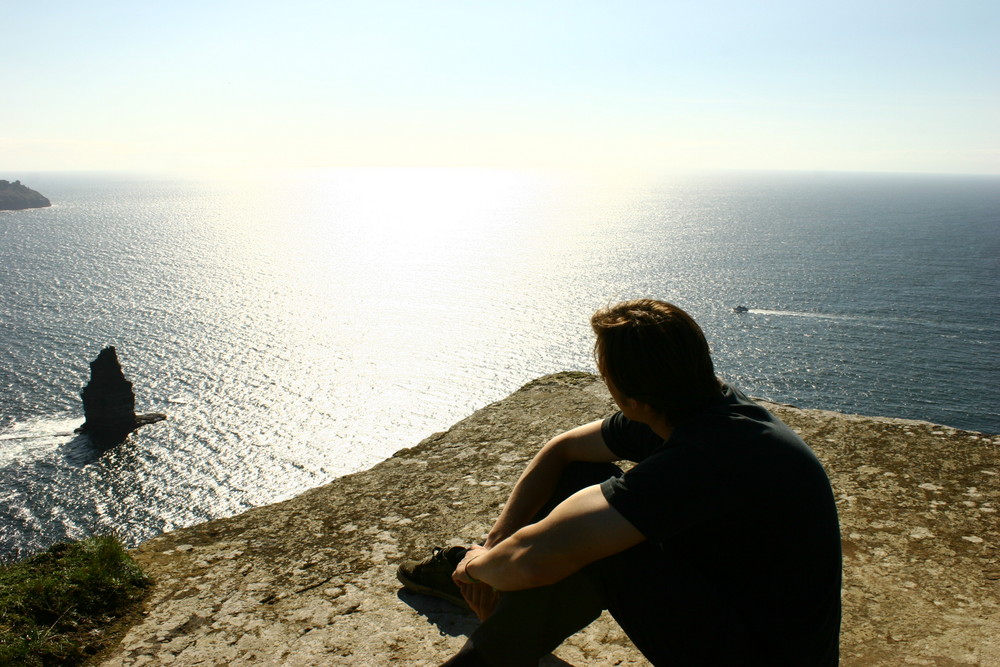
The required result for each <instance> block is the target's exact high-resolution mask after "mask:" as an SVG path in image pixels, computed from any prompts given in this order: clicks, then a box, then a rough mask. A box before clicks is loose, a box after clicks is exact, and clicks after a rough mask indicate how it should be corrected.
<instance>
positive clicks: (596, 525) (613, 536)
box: [454, 485, 646, 591]
mask: <svg viewBox="0 0 1000 667" xmlns="http://www.w3.org/2000/svg"><path fill="white" fill-rule="evenodd" d="M644 539H646V538H645V536H644V535H643V534H642V533H640V532H639V530H638V529H637V528H636V527H635V526H633V525H632V524H631V523H629V522H628V520H627V519H625V517H623V516H622V515H621V514H619V512H618V510H616V509H615V508H613V507H612V506H611V505H610V504H608V501H607V499H606V498H605V497H604V494H603V493H602V492H601V488H600V486H599V485H595V486H590V487H587V488H585V489H582V490H581V491H578V492H577V493H575V494H573V495H572V496H570V497H569V498H567V499H566V500H565V501H563V502H562V503H560V504H559V505H558V506H557V507H556V508H555V509H554V510H552V512H551V513H550V514H549V515H548V516H547V517H545V518H544V519H542V520H541V521H539V522H538V523H535V524H531V525H529V526H525V527H523V528H521V529H520V530H518V531H517V532H515V533H514V534H513V535H511V536H510V537H508V538H507V539H505V540H504V541H502V542H501V543H499V544H498V545H497V546H495V547H493V548H491V549H487V548H482V547H474V548H472V549H470V550H469V552H468V553H467V554H466V556H465V559H464V560H463V561H462V562H461V563H459V565H458V567H457V568H456V569H455V575H454V576H455V579H456V580H457V581H462V582H473V581H480V582H483V583H486V584H489V585H490V586H492V587H493V588H495V589H497V590H501V591H513V590H521V589H524V588H535V587H537V586H544V585H546V584H551V583H555V582H557V581H559V580H561V579H563V578H565V577H567V576H569V575H571V574H573V573H574V572H576V571H577V570H579V569H581V568H582V567H584V566H585V565H588V564H590V563H592V562H594V561H596V560H599V559H601V558H605V557H607V556H610V555H612V554H616V553H618V552H620V551H624V550H625V549H628V548H629V547H632V546H634V545H636V544H638V543H639V542H642V541H643V540H644Z"/></svg>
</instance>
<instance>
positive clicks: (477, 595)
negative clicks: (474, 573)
mask: <svg viewBox="0 0 1000 667" xmlns="http://www.w3.org/2000/svg"><path fill="white" fill-rule="evenodd" d="M486 551H487V550H486V549H484V548H483V547H480V546H471V547H469V550H468V551H467V552H466V553H465V558H463V559H462V560H461V561H460V562H459V564H458V567H456V568H455V572H454V573H453V574H452V575H451V578H452V579H453V580H454V581H455V583H456V584H457V585H458V590H460V591H461V592H462V597H464V598H465V601H466V602H467V603H468V604H469V608H470V609H472V611H473V613H474V614H475V615H476V616H478V617H479V620H480V621H485V620H486V619H487V618H489V616H490V614H492V613H493V610H494V609H495V608H496V606H497V602H499V601H500V592H499V591H497V590H494V589H493V587H492V586H490V585H489V584H484V583H482V582H480V581H476V580H474V579H473V577H471V576H470V575H469V573H468V571H467V569H468V567H469V563H471V562H472V561H474V560H475V559H476V558H478V557H479V556H482V555H483V554H484V553H486Z"/></svg>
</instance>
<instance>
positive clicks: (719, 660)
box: [589, 541, 756, 667]
mask: <svg viewBox="0 0 1000 667" xmlns="http://www.w3.org/2000/svg"><path fill="white" fill-rule="evenodd" d="M589 567H590V568H592V569H593V570H595V571H594V572H593V576H594V578H595V581H597V582H598V584H597V585H598V586H599V587H600V589H601V598H602V599H603V600H604V602H605V605H606V609H607V610H608V611H609V612H611V615H612V616H613V617H614V619H615V620H616V621H617V622H618V624H619V625H620V626H621V627H622V630H624V631H625V634H627V635H628V636H629V639H631V640H632V643H633V644H635V645H636V648H638V649H639V650H640V651H641V652H642V654H643V655H644V656H645V657H646V658H647V659H648V660H649V661H650V662H651V663H653V664H654V665H665V664H676V665H711V666H712V667H725V666H728V665H745V664H751V663H752V660H749V661H748V656H752V655H755V652H754V651H755V646H756V642H755V640H754V637H753V634H752V633H751V632H749V631H748V629H747V627H746V625H745V623H744V622H743V620H742V619H741V618H740V617H739V615H738V614H737V613H735V611H734V610H733V607H732V605H731V604H730V603H729V601H728V600H727V596H726V595H725V591H720V590H719V589H718V586H717V585H716V583H715V582H713V581H710V580H709V579H708V578H707V577H706V576H705V575H704V574H703V573H702V572H700V571H699V570H698V568H696V567H693V566H692V564H690V563H686V562H684V561H683V560H682V559H674V558H669V557H666V556H665V555H664V554H663V553H662V552H661V551H660V549H659V548H658V547H657V546H656V545H653V544H651V543H649V542H648V541H647V542H642V543H640V544H637V545H636V546H634V547H632V548H631V549H627V550H625V551H623V552H621V553H618V554H614V555H613V556H609V557H608V558H605V559H602V560H600V561H597V562H596V563H593V564H591V565H590V566H589Z"/></svg>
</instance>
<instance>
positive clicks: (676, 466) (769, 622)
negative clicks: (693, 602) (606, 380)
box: [601, 386, 841, 665]
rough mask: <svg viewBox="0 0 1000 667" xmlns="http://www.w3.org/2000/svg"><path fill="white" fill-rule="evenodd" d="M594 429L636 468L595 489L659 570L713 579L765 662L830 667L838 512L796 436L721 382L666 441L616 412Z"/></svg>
mask: <svg viewBox="0 0 1000 667" xmlns="http://www.w3.org/2000/svg"><path fill="white" fill-rule="evenodd" d="M602 434H603V436H604V441H605V443H606V444H607V445H608V447H609V448H610V449H611V451H612V452H614V453H615V454H616V455H618V456H619V457H621V458H622V459H625V460H630V461H635V462H637V463H638V465H636V466H635V467H634V468H633V469H632V470H630V471H628V472H627V473H625V475H624V476H622V477H619V478H613V479H609V480H607V481H606V482H604V483H603V484H602V485H601V489H602V491H603V492H604V496H605V497H606V498H607V500H608V502H609V503H610V504H611V506H612V507H614V508H615V509H616V510H618V511H619V512H620V513H621V514H622V516H624V517H625V518H626V519H627V520H628V521H629V522H630V523H632V524H633V525H634V526H635V527H636V528H637V529H639V531H641V532H642V533H643V535H645V536H646V538H647V539H648V540H650V541H651V542H652V543H654V544H656V545H657V546H658V547H659V549H660V551H661V552H662V554H663V557H664V566H665V567H676V569H677V571H679V572H694V573H697V574H698V575H699V576H700V577H702V578H704V579H705V580H706V581H711V582H712V583H713V587H714V589H715V591H716V592H717V593H718V595H719V597H720V598H721V599H723V600H725V601H726V603H728V604H731V605H732V612H733V614H735V616H736V617H738V618H740V619H741V620H742V621H743V622H744V624H745V627H746V629H747V631H748V633H749V635H751V636H753V637H754V638H755V642H756V643H757V648H756V649H754V650H755V652H757V653H760V654H766V655H769V656H771V657H772V658H773V663H772V664H790V665H831V664H833V665H835V664H837V660H838V653H839V649H838V646H839V632H840V585H841V554H840V529H839V525H838V521H837V508H836V504H835V501H834V497H833V492H832V490H831V488H830V482H829V480H828V479H827V476H826V473H825V472H824V471H823V467H822V465H820V463H819V461H818V460H817V459H816V456H815V455H814V454H813V453H812V451H811V450H810V449H809V447H808V446H807V445H806V444H805V442H803V441H802V439H801V438H800V437H799V436H798V435H796V434H795V432H794V431H792V430H791V429H790V428H788V427H787V426H786V425H785V424H783V423H782V422H781V421H780V420H778V419H777V418H776V417H774V416H773V415H771V414H770V413H769V412H768V411H767V410H765V409H764V408H763V407H761V406H759V405H757V404H756V403H754V402H752V401H751V400H750V399H748V398H747V397H746V396H744V395H743V394H742V393H740V392H739V391H736V390H734V389H732V388H731V387H728V386H725V387H724V396H723V397H722V398H721V399H720V400H718V401H716V402H715V403H713V404H712V405H711V406H710V407H708V408H707V409H705V410H703V411H702V412H700V413H699V414H698V415H696V416H695V417H693V418H692V419H690V420H689V421H687V422H685V423H683V424H682V425H680V426H678V427H676V428H675V429H674V431H673V433H672V434H671V436H670V439H669V440H666V441H664V440H663V439H662V438H660V437H658V436H657V435H656V434H655V433H653V432H652V431H651V430H650V429H649V427H647V426H645V425H644V424H641V423H638V422H633V421H630V420H629V419H627V418H626V417H625V416H624V415H623V414H622V413H620V412H619V413H617V414H615V415H613V416H611V417H609V418H608V419H606V420H605V421H604V424H603V426H602ZM723 634H725V633H723Z"/></svg>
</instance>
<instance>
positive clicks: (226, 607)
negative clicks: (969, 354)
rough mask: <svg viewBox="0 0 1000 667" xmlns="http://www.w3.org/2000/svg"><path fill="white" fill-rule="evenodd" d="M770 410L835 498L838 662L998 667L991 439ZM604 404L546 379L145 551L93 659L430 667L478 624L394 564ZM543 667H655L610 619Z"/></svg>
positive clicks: (488, 499) (573, 376)
mask: <svg viewBox="0 0 1000 667" xmlns="http://www.w3.org/2000/svg"><path fill="white" fill-rule="evenodd" d="M765 405H767V407H768V409H770V410H772V411H773V412H774V413H775V414H777V415H778V416H779V417H780V418H781V419H782V420H783V421H785V423H787V424H788V425H789V426H791V427H792V428H794V429H795V430H796V431H798V432H799V433H801V434H802V436H803V437H804V438H805V440H806V441H807V442H809V443H810V444H811V445H812V447H813V449H814V450H815V451H816V454H817V456H819V458H820V460H821V461H822V462H823V464H824V466H825V467H826V470H827V472H828V473H829V475H830V479H831V482H832V484H833V488H834V492H835V493H836V497H837V506H838V509H839V512H840V521H841V535H842V540H843V547H844V589H843V596H844V598H843V599H844V621H843V626H842V634H841V656H842V658H841V665H843V666H844V667H872V666H876V667H877V666H884V667H898V666H899V665H910V664H913V665H955V666H957V665H1000V550H998V549H1000V521H998V520H997V510H998V509H1000V507H998V505H1000V500H998V499H1000V437H997V436H991V435H985V434H982V433H974V432H970V431H960V430H957V429H953V428H948V427H946V426H938V425H936V424H930V423H927V422H918V421H909V420H901V419H889V418H882V417H859V416H856V415H843V414H838V413H835V412H827V411H822V410H802V409H798V408H793V407H790V406H785V405H777V404H773V403H767V404H765ZM614 409H615V408H614V404H613V403H612V401H611V397H610V396H609V395H608V393H607V390H606V389H605V387H604V384H603V383H602V382H601V381H600V379H599V378H597V377H595V376H592V375H587V374H584V373H559V374H556V375H550V376H546V377H543V378H540V379H538V380H535V381H534V382H531V383H530V384H528V385H526V386H525V387H523V388H522V389H520V390H519V391H517V392H515V393H514V394H512V395H511V396H508V397H507V398H505V399H503V400H501V401H499V402H497V403H494V404H493V405H489V406H487V407H485V408H483V409H482V410H479V411H478V412H476V413H475V414H473V415H472V416H470V417H468V418H466V419H463V420H462V421H460V422H459V423H457V424H455V425H454V426H452V427H451V429H449V430H448V431H447V432H445V433H436V434H434V435H431V436H430V437H428V438H427V439H425V440H424V441H423V442H421V443H420V444H418V445H417V446H415V447H412V448H410V449H404V450H402V451H400V452H398V453H397V454H396V455H395V456H393V457H392V458H390V459H388V460H386V461H383V462H382V463H380V464H378V465H376V466H375V467H374V468H372V469H370V470H366V471H364V472H359V473H356V474H353V475H347V476H345V477H341V478H339V479H336V480H334V481H333V482H331V483H329V484H327V485H326V486H322V487H319V488H315V489H312V490H310V491H306V492H305V493H303V494H301V495H299V496H297V497H295V498H292V499H290V500H286V501H284V502H280V503H277V504H274V505H270V506H267V507H258V508H256V509H252V510H249V511H248V512H245V513H243V514H240V515H237V516H234V517H230V518H228V519H219V520H216V521H209V522H207V523H203V524H200V525H196V526H191V527H189V528H183V529H180V530H176V531H173V532H170V533H166V534H163V535H160V536H159V537H155V538H153V539H151V540H149V541H148V542H146V543H144V544H142V545H141V546H139V548H138V549H137V550H136V551H135V552H134V555H135V557H136V560H137V561H138V562H139V563H140V565H141V566H142V567H143V569H144V570H145V571H146V573H147V574H149V575H150V576H151V577H152V578H153V580H154V582H155V583H154V585H153V589H152V591H151V594H150V596H149V598H148V599H147V600H146V602H145V603H144V608H143V610H142V613H140V614H136V615H135V616H134V618H133V619H132V622H133V623H134V624H133V625H131V627H118V628H116V629H115V630H117V632H118V636H119V640H118V641H116V642H115V644H114V645H113V646H111V647H109V649H108V650H107V651H106V652H105V653H104V654H103V655H101V656H98V657H97V658H96V659H95V660H93V661H92V663H91V664H95V665H96V664H100V665H104V666H105V667H125V666H134V665H166V664H169V665H172V666H173V667H186V666H192V667H193V666H194V665H199V666H202V667H204V666H205V665H244V664H254V665H281V666H283V667H306V666H307V665H344V666H351V667H358V666H366V665H368V666H373V667H381V666H382V665H407V666H411V667H414V666H419V665H426V666H431V665H439V664H441V663H442V662H443V661H444V660H446V659H447V658H448V657H450V656H451V655H452V654H453V653H455V652H456V651H457V650H458V649H459V647H461V646H462V644H463V643H464V641H465V638H466V636H467V635H468V634H469V633H470V632H471V631H472V630H473V629H474V628H475V627H476V623H477V621H476V619H475V617H473V616H472V615H471V614H470V613H468V612H465V611H462V610H460V609H458V608H457V607H454V606H452V605H450V604H449V603H447V602H443V601H441V600H436V599H433V598H428V597H423V596H419V595H414V594H412V593H409V592H408V591H405V590H402V589H401V587H400V584H399V582H398V581H396V577H395V570H396V566H397V565H398V564H399V562H400V561H401V560H402V559H404V558H411V557H415V556H416V557H423V556H425V555H429V554H430V552H431V547H432V546H443V545H447V544H471V543H475V542H478V541H479V540H481V539H482V538H483V537H484V535H485V533H486V531H488V530H489V527H490V525H491V524H492V522H493V520H494V519H495V517H496V515H497V513H498V512H499V511H500V508H501V507H502V506H503V503H504V502H505V500H506V498H507V494H509V493H510V489H511V487H512V485H513V484H514V482H515V481H516V480H517V478H518V475H519V474H520V473H521V471H522V470H523V469H524V466H525V464H526V463H527V462H528V461H529V459H530V457H531V456H532V455H533V454H534V453H535V451H537V449H538V448H539V447H540V446H541V445H542V444H543V443H544V442H545V441H546V440H547V439H548V438H551V437H552V436H554V435H556V434H557V433H559V432H561V431H563V430H566V429H568V428H571V427H573V426H575V425H578V424H582V423H586V422H588V421H592V420H595V419H600V418H602V417H604V416H605V415H607V414H609V413H611V412H612V411H613V410H614ZM725 539H726V536H725V535H720V536H719V541H720V542H719V543H720V545H723V546H724V544H725ZM639 585H641V582H640V584H639ZM541 664H543V665H547V666H549V667H552V666H561V667H566V666H567V665H573V666H575V667H584V666H587V665H593V666H595V667H596V666H603V665H619V666H620V667H628V666H633V667H639V666H640V665H648V664H649V663H648V662H647V661H646V660H645V659H644V658H643V657H642V655H640V654H639V652H638V651H637V650H636V649H635V647H634V646H633V645H632V643H631V642H630V641H629V639H628V637H626V636H625V634H624V633H623V632H622V631H621V628H619V627H618V625H617V624H616V623H615V622H614V621H613V620H612V619H611V618H610V617H609V616H608V615H607V614H606V613H605V614H604V615H602V616H601V617H600V618H599V619H598V620H597V621H595V622H594V623H592V624H591V625H590V626H588V627H587V628H585V629H584V630H582V631H580V632H579V633H577V634H576V635H574V636H573V637H571V638H570V639H568V640H567V641H566V642H564V643H563V645H562V646H560V647H559V648H558V649H557V650H556V652H555V655H554V656H550V657H548V658H546V659H545V660H543V661H542V663H541Z"/></svg>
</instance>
